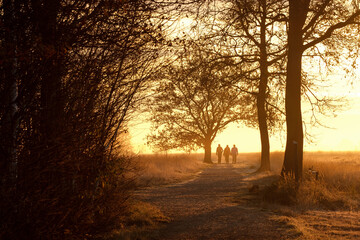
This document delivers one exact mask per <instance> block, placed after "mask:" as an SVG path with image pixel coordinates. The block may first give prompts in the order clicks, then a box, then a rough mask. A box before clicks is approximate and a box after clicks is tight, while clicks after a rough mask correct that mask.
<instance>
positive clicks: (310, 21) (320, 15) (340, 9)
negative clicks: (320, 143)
mask: <svg viewBox="0 0 360 240" xmlns="http://www.w3.org/2000/svg"><path fill="white" fill-rule="evenodd" d="M359 15H360V11H359V10H358V6H351V5H350V4H344V2H343V1H335V0H334V1H333V0H323V1H311V0H306V1H297V0H289V29H288V61H287V75H286V101H285V109H286V126H287V140H286V150H285V158H284V165H283V169H282V174H283V175H284V174H294V175H295V177H296V179H299V178H300V177H301V175H302V167H303V126H302V124H303V123H302V113H301V90H302V88H301V86H302V56H303V53H304V51H305V50H307V49H309V48H312V47H314V46H316V44H319V43H321V42H323V41H324V40H326V39H329V38H331V36H332V34H333V33H334V32H335V31H336V30H338V29H341V28H343V27H345V26H347V25H349V24H354V23H356V21H358V17H359ZM334 44H336V43H334Z"/></svg>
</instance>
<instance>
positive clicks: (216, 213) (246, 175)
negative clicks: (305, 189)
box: [137, 164, 295, 239]
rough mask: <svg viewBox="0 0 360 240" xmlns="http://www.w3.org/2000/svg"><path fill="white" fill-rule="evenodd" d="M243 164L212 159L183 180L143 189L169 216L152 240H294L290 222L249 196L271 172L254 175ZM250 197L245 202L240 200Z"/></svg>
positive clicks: (145, 197) (142, 197)
mask: <svg viewBox="0 0 360 240" xmlns="http://www.w3.org/2000/svg"><path fill="white" fill-rule="evenodd" d="M252 171H254V170H251V169H249V167H248V166H245V165H242V164H236V165H226V164H221V165H217V164H214V165H213V166H211V167H209V168H206V169H204V171H203V172H202V173H200V174H199V175H198V176H197V177H196V178H194V179H193V180H191V181H187V182H185V183H180V184H175V185H169V186H164V187H156V188H149V189H144V190H140V191H139V192H138V193H137V196H138V198H139V199H140V200H142V201H145V202H148V203H151V204H153V205H155V206H157V207H158V208H159V209H160V210H161V211H162V212H163V213H164V215H166V216H168V217H169V218H170V219H171V221H170V222H169V223H168V224H164V225H163V226H162V227H161V228H160V229H158V230H156V231H155V232H154V233H153V234H152V235H153V236H154V237H153V238H154V239H293V238H295V236H294V234H290V232H289V231H288V230H289V225H287V224H284V223H281V222H279V221H275V220H273V218H272V216H273V213H271V212H270V211H268V210H266V209H263V208H261V207H260V206H259V205H257V204H249V201H250V202H251V201H252V200H253V201H256V198H254V199H252V197H251V195H249V194H248V193H249V190H248V188H249V186H251V184H260V185H261V183H263V182H266V180H268V179H267V178H269V177H270V176H266V175H263V176H259V175H254V174H251V172H252ZM246 198H250V200H249V199H247V201H242V200H244V199H246Z"/></svg>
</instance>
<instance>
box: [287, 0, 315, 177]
mask: <svg viewBox="0 0 360 240" xmlns="http://www.w3.org/2000/svg"><path fill="white" fill-rule="evenodd" d="M308 6H309V0H305V1H298V0H290V1H289V8H290V9H289V34H288V43H289V52H288V63H287V76H286V93H285V94H286V95H285V109H286V127H287V139H286V149H285V158H284V164H283V169H282V172H281V173H282V175H286V174H291V175H294V176H295V178H296V179H297V180H298V179H300V178H301V175H302V165H303V129H302V116H301V60H302V54H303V40H302V28H303V25H304V23H305V19H306V13H307V11H308Z"/></svg>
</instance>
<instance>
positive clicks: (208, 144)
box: [204, 139, 213, 163]
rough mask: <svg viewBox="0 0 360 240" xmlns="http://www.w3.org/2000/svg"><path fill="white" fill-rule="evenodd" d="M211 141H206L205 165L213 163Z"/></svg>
mask: <svg viewBox="0 0 360 240" xmlns="http://www.w3.org/2000/svg"><path fill="white" fill-rule="evenodd" d="M211 142H212V141H211V140H210V139H205V143H204V149H205V156H204V163H213V162H212V161H211Z"/></svg>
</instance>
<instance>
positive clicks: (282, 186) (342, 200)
mask: <svg viewBox="0 0 360 240" xmlns="http://www.w3.org/2000/svg"><path fill="white" fill-rule="evenodd" d="M280 156H281V155H280V154H278V155H277V158H273V159H272V163H273V165H274V166H276V167H274V168H273V169H274V172H275V173H276V174H278V173H279V172H280V170H281V167H279V166H281V164H279V163H282V158H280ZM310 168H311V169H313V170H315V171H317V172H318V174H319V175H318V179H316V177H315V175H314V174H311V173H310V171H309V169H310ZM264 198H265V200H267V201H270V202H277V203H281V204H287V205H296V206H298V207H301V208H306V209H327V210H338V209H343V210H359V209H360V153H359V152H307V153H305V154H304V175H303V179H302V182H301V183H300V185H298V186H297V185H296V183H295V181H294V180H293V178H291V177H286V178H283V179H281V180H280V181H278V182H276V183H274V184H273V185H271V186H269V187H268V188H266V189H265V192H264Z"/></svg>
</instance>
